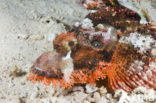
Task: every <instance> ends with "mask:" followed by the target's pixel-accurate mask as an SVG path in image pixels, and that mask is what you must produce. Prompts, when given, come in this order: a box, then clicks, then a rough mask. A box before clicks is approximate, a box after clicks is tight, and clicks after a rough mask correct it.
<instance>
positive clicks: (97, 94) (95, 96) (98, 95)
mask: <svg viewBox="0 0 156 103" xmlns="http://www.w3.org/2000/svg"><path fill="white" fill-rule="evenodd" d="M93 97H94V98H95V102H96V103H97V102H99V100H100V98H101V96H100V94H99V93H98V92H95V93H94V96H93Z"/></svg>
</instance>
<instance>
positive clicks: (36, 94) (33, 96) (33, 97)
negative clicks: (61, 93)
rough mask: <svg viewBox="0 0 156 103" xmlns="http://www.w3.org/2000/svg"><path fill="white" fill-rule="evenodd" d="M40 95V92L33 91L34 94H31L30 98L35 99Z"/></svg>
mask: <svg viewBox="0 0 156 103" xmlns="http://www.w3.org/2000/svg"><path fill="white" fill-rule="evenodd" d="M37 97H38V92H33V93H32V94H31V96H30V99H31V100H34V99H35V98H37Z"/></svg>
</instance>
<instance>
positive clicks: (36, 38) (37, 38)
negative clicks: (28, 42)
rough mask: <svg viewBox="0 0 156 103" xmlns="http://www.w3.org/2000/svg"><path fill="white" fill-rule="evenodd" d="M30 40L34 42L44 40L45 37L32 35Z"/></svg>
mask: <svg viewBox="0 0 156 103" xmlns="http://www.w3.org/2000/svg"><path fill="white" fill-rule="evenodd" d="M29 39H32V40H43V39H44V36H43V35H30V36H29Z"/></svg>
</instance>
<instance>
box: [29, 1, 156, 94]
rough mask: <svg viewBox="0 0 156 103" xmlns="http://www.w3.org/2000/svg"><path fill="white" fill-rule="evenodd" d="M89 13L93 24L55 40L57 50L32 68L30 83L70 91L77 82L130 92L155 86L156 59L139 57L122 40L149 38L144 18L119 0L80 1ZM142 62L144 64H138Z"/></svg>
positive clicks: (149, 28)
mask: <svg viewBox="0 0 156 103" xmlns="http://www.w3.org/2000/svg"><path fill="white" fill-rule="evenodd" d="M81 1H82V4H83V5H84V6H85V8H87V9H88V10H94V12H91V13H89V14H88V15H87V16H86V17H85V18H88V19H89V20H91V21H92V24H93V26H92V27H90V28H85V27H83V26H82V25H78V26H75V25H74V26H72V29H71V30H69V31H68V32H66V33H62V34H60V35H57V36H56V37H55V39H54V41H53V45H54V51H48V52H45V53H43V54H42V55H41V56H40V57H39V58H37V60H36V61H35V62H34V65H33V66H32V67H31V68H30V72H31V74H30V76H29V77H28V79H29V80H32V81H33V82H36V81H39V82H44V83H45V84H46V85H49V84H50V83H52V85H53V87H57V86H58V85H60V86H61V87H64V88H71V87H73V86H74V85H75V84H91V85H97V86H100V85H104V86H106V88H107V89H108V90H110V91H115V90H117V89H123V90H125V91H127V92H130V91H132V90H133V89H134V88H136V87H138V86H144V87H146V88H154V89H155V88H156V67H155V66H153V65H151V63H156V57H155V56H154V55H152V54H151V52H150V51H149V52H146V53H140V52H139V51H138V50H137V49H136V48H135V47H134V46H133V45H132V44H127V43H123V42H119V40H120V38H121V37H123V36H126V37H128V36H130V35H132V33H134V32H138V33H141V34H142V35H144V34H146V35H151V36H152V37H153V38H154V39H156V29H155V28H154V27H153V26H154V25H152V24H151V23H148V24H140V20H141V17H140V16H139V14H138V13H136V12H135V11H132V10H130V9H128V8H126V7H124V6H122V5H121V4H119V2H118V0H92V2H91V0H90V2H89V3H88V1H89V0H81ZM140 62H141V63H140Z"/></svg>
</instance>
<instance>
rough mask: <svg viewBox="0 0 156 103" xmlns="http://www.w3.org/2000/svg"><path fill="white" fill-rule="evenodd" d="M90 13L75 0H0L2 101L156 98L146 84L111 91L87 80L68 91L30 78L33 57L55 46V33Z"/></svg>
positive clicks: (149, 102)
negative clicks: (83, 85) (110, 92)
mask: <svg viewBox="0 0 156 103" xmlns="http://www.w3.org/2000/svg"><path fill="white" fill-rule="evenodd" d="M153 2H155V1H154V0H153ZM155 4H156V3H153V4H152V5H155ZM155 6H156V5H155ZM153 11H155V12H156V10H154V9H153ZM87 13H88V11H87V10H86V9H84V8H83V7H82V6H81V5H79V4H78V3H77V2H76V0H0V103H91V102H92V103H137V102H138V103H154V102H156V91H155V90H147V89H146V88H143V87H138V88H137V89H135V90H134V91H133V92H132V93H131V94H127V93H126V92H124V91H122V90H118V91H116V92H115V94H113V95H112V94H109V93H107V90H106V89H105V88H104V87H101V88H97V87H94V86H90V85H86V86H85V89H84V87H81V86H77V87H74V88H73V90H74V91H75V92H70V93H68V92H69V91H70V90H64V89H61V88H57V89H53V88H52V87H51V86H48V87H46V86H45V85H43V84H42V83H36V84H33V83H32V82H31V81H28V80H27V79H26V77H27V76H28V75H29V68H30V67H31V66H32V63H33V61H34V60H35V59H36V58H37V57H38V56H39V55H41V54H42V53H43V52H45V51H49V50H50V51H51V50H52V49H53V45H52V40H53V39H54V37H55V35H56V34H60V33H62V32H65V31H66V30H67V26H66V25H73V24H74V23H75V22H77V21H80V20H81V19H83V18H84V17H85V15H86V14H87ZM151 14H152V13H151ZM153 15H154V16H153V17H156V16H155V15H156V14H155V13H153ZM73 90H72V91H73Z"/></svg>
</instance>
